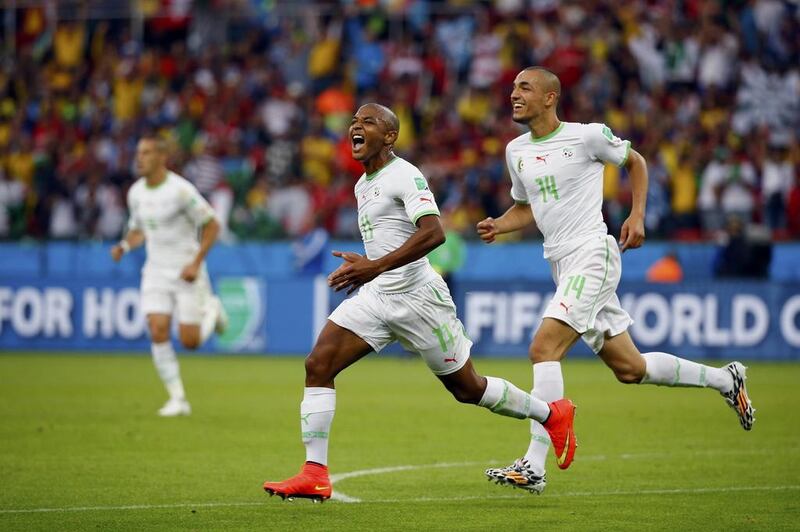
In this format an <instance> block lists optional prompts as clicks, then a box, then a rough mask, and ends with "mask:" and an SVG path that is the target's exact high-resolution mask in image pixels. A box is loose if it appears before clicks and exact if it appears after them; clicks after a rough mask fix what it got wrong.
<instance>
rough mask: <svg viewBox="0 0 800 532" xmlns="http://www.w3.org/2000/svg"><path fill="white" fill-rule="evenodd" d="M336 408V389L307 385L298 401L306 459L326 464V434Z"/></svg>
mask: <svg viewBox="0 0 800 532" xmlns="http://www.w3.org/2000/svg"><path fill="white" fill-rule="evenodd" d="M335 410H336V390H334V389H333V388H316V387H308V388H305V389H304V390H303V402H302V403H300V432H301V433H302V436H303V444H304V445H305V446H306V461H308V462H317V463H318V464H322V465H328V434H330V431H331V424H333V413H334V411H335Z"/></svg>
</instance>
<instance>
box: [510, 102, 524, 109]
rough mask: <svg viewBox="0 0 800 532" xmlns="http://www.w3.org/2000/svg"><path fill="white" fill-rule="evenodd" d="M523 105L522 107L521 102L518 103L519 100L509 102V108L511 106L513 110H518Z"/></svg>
mask: <svg viewBox="0 0 800 532" xmlns="http://www.w3.org/2000/svg"><path fill="white" fill-rule="evenodd" d="M523 107H524V105H522V104H521V103H519V102H517V103H513V104H511V108H512V109H513V110H514V111H520V110H521V109H522V108H523Z"/></svg>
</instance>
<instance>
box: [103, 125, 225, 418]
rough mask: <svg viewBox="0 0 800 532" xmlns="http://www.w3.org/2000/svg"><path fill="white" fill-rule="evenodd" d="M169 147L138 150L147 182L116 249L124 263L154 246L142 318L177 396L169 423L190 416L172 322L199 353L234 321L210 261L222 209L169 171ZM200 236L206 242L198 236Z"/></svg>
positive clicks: (145, 273) (131, 204) (153, 142)
mask: <svg viewBox="0 0 800 532" xmlns="http://www.w3.org/2000/svg"><path fill="white" fill-rule="evenodd" d="M166 164H167V145H166V142H165V141H164V140H163V139H161V138H158V137H154V136H153V137H144V138H142V139H141V140H140V141H139V144H138V145H137V147H136V172H137V173H138V175H140V176H141V178H140V179H139V180H138V181H136V183H134V184H133V186H132V187H131V188H130V190H129V192H128V210H129V212H130V221H129V223H128V231H127V233H126V235H125V237H124V238H123V239H122V240H121V241H120V242H119V244H117V245H115V246H114V247H112V248H111V256H112V258H113V259H114V260H115V261H119V260H120V259H121V258H122V256H123V255H124V254H125V253H127V252H128V251H130V250H131V249H133V248H135V247H138V246H141V245H142V244H143V243H145V242H146V244H147V260H146V262H145V264H144V268H143V269H142V283H141V295H142V312H143V313H144V314H145V315H146V316H147V323H148V327H149V330H150V338H151V340H152V344H151V349H152V353H153V362H154V363H155V366H156V370H158V375H159V377H161V380H162V382H163V383H164V386H165V387H166V389H167V392H168V393H169V400H168V401H167V403H166V404H165V405H164V406H163V407H162V408H161V409H160V410H159V411H158V414H159V415H161V416H166V417H171V416H180V415H189V414H190V413H191V406H190V405H189V402H188V401H187V400H186V393H185V391H184V389H183V381H182V380H181V375H180V368H179V366H178V359H177V357H176V356H175V351H174V349H173V348H172V343H171V341H170V321H171V319H172V315H173V314H174V313H177V318H178V335H179V338H180V341H181V344H183V346H184V347H186V348H187V349H197V348H198V347H200V346H201V345H203V343H204V342H205V341H206V340H207V339H208V337H209V336H210V335H211V333H212V332H215V331H216V332H217V333H218V334H221V333H222V332H223V331H224V330H225V327H226V326H227V319H228V318H227V316H226V314H225V310H224V309H223V307H222V304H221V303H220V300H219V298H217V297H216V296H214V295H213V294H212V292H211V283H210V281H209V278H208V273H207V272H206V267H205V258H206V254H208V251H209V250H210V249H211V246H212V245H213V244H214V241H215V240H216V238H217V234H218V233H219V223H218V222H217V220H216V217H215V215H214V210H213V209H212V208H211V206H210V205H209V204H208V202H207V201H206V200H205V199H204V198H203V197H202V196H201V195H200V193H199V192H198V191H197V189H196V188H195V187H194V185H192V184H191V183H189V182H188V181H187V180H186V179H184V178H183V177H181V176H179V175H178V174H176V173H175V172H171V171H169V170H168V169H167V166H166ZM198 230H199V231H200V241H199V242H198V238H197V234H198Z"/></svg>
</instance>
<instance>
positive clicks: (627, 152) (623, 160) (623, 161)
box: [619, 140, 631, 168]
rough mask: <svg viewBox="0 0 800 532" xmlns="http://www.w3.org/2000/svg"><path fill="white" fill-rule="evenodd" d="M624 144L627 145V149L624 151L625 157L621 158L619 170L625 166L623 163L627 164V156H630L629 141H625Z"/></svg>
mask: <svg viewBox="0 0 800 532" xmlns="http://www.w3.org/2000/svg"><path fill="white" fill-rule="evenodd" d="M625 142H627V143H628V149H626V150H625V157H623V158H622V162H621V163H619V167H620V168H622V167H623V166H625V163H627V162H628V155H630V154H631V141H629V140H626V141H625Z"/></svg>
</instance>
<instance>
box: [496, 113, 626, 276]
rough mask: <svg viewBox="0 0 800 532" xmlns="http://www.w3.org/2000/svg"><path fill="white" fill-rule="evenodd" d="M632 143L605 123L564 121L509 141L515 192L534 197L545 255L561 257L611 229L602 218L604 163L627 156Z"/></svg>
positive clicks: (524, 198)
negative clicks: (538, 133)
mask: <svg viewBox="0 0 800 532" xmlns="http://www.w3.org/2000/svg"><path fill="white" fill-rule="evenodd" d="M630 146H631V143H630V142H629V141H627V140H621V139H620V138H618V137H616V136H614V134H613V133H612V132H611V130H610V129H609V128H608V127H607V126H605V125H604V124H579V123H575V122H561V124H560V125H559V126H558V128H556V130H555V131H553V132H552V133H550V134H549V135H546V136H544V137H540V138H533V137H532V136H531V134H530V133H525V134H524V135H520V136H519V137H517V138H515V139H514V140H512V141H511V142H509V143H508V146H507V147H506V164H507V165H508V170H509V173H510V174H511V197H512V198H513V199H514V201H516V202H518V203H529V204H530V206H531V210H532V211H533V217H534V219H535V220H536V224H537V226H538V227H539V230H540V231H541V232H542V234H543V235H544V258H546V259H549V260H551V261H557V260H559V259H561V258H563V257H565V256H566V255H567V254H569V253H570V252H571V251H573V250H574V249H576V248H578V247H579V246H580V245H581V244H583V243H584V242H586V241H587V240H588V239H589V238H591V237H592V236H595V235H604V234H606V233H608V228H607V227H606V224H605V223H604V222H603V215H602V212H601V210H602V206H603V165H604V163H605V162H610V163H613V164H616V165H618V166H622V165H623V164H625V161H627V159H628V153H629V151H630Z"/></svg>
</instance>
